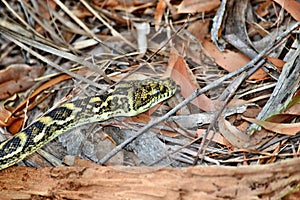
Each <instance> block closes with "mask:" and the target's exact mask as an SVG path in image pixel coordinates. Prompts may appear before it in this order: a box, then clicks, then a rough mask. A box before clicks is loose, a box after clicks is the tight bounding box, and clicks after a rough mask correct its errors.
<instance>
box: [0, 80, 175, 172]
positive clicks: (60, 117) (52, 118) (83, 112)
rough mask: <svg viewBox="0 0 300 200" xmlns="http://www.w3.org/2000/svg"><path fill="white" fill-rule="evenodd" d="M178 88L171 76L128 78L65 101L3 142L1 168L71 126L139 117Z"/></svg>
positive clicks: (11, 163)
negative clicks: (94, 93)
mask: <svg viewBox="0 0 300 200" xmlns="http://www.w3.org/2000/svg"><path fill="white" fill-rule="evenodd" d="M175 91H176V84H175V83H174V81H173V80H171V79H169V78H167V79H164V80H159V79H147V80H142V81H128V82H121V83H119V84H118V85H116V86H115V88H114V90H113V91H112V92H111V93H106V94H104V95H97V96H93V97H86V98H82V99H78V100H75V101H73V102H68V103H65V104H63V105H62V106H60V107H57V108H55V109H53V110H51V111H50V112H48V113H47V114H45V115H43V116H42V117H40V118H39V119H37V120H36V121H35V122H34V123H32V124H31V125H29V126H28V127H27V128H25V129H24V130H22V131H21V132H19V133H18V134H16V135H14V136H13V137H11V138H10V139H8V140H5V141H3V142H2V143H0V170H1V169H4V168H7V167H9V166H11V165H14V164H16V163H17V162H19V161H21V160H22V159H24V158H25V157H26V156H28V155H30V154H32V153H33V152H35V151H36V150H38V149H39V148H41V147H42V146H43V145H45V144H46V143H48V142H49V141H51V140H52V139H54V138H56V137H57V136H58V135H60V134H62V133H64V132H66V131H68V130H70V129H73V128H75V127H78V126H80V125H83V124H88V123H92V122H96V121H105V120H108V119H110V118H112V117H118V116H135V115H137V114H139V113H142V112H144V111H146V110H148V109H149V108H151V107H152V106H154V105H156V104H157V103H159V102H161V101H163V100H166V99H168V98H169V97H171V96H172V95H173V94H174V93H175Z"/></svg>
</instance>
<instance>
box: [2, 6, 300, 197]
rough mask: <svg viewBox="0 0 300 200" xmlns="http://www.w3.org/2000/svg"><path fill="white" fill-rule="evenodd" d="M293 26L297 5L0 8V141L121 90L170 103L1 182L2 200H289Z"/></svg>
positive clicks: (89, 130)
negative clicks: (71, 103)
mask: <svg viewBox="0 0 300 200" xmlns="http://www.w3.org/2000/svg"><path fill="white" fill-rule="evenodd" d="M299 21H300V3H299V1H296V0H286V1H284V0H274V1H271V0H261V1H259V0H255V1H249V0H241V1H234V0H228V1H226V2H225V1H223V2H220V1H219V0H212V1H204V0H196V1H192V0H178V1H170V0H159V1H154V0H144V1H143V0H140V1H137V0H136V1H130V0H128V1H127V0H126V1H123V0H119V1H118V0H102V1H96V0H94V1H85V0H80V1H71V0H66V1H60V0H47V1H46V0H41V1H35V0H25V1H24V0H23V1H15V0H14V1H5V0H2V1H1V2H0V44H1V49H0V99H1V104H0V105H1V106H0V126H1V128H0V130H1V137H2V140H5V139H6V138H8V137H10V134H16V133H18V132H19V131H20V130H21V129H22V128H23V127H26V126H27V125H29V124H30V123H31V122H33V121H34V120H36V119H37V118H38V117H39V116H40V115H41V114H42V113H45V112H47V111H48V110H49V109H51V108H52V107H54V106H58V105H59V104H61V103H62V102H64V101H68V100H72V99H76V98H78V96H87V95H88V96H91V95H94V94H96V93H103V92H105V91H107V90H109V89H110V87H113V86H114V84H115V83H118V82H119V81H122V80H141V79H146V78H159V77H171V78H172V79H173V80H174V81H175V82H176V84H177V85H178V86H179V87H180V90H179V91H177V93H176V95H175V96H174V97H172V98H171V99H169V100H168V101H165V102H164V103H163V104H161V105H160V106H156V107H155V108H154V109H151V110H150V111H148V112H146V113H143V114H140V115H138V116H136V117H131V118H122V117H121V118H116V119H113V120H108V121H105V122H103V123H101V124H99V123H93V124H89V125H87V126H84V127H80V128H76V130H72V131H70V132H68V133H66V134H63V135H61V136H59V138H58V139H56V140H55V141H52V142H50V143H49V144H47V145H46V146H45V147H44V148H43V149H42V150H40V151H39V152H38V153H35V154H34V155H32V156H30V157H29V158H27V159H25V160H24V161H23V162H22V163H19V164H18V165H22V166H14V167H10V168H8V169H5V170H3V171H1V172H0V199H101V198H103V199H108V198H110V199H224V198H227V199H279V198H283V199H293V198H294V199H297V195H298V188H299V183H300V168H299V165H300V160H299V159H298V158H297V157H298V154H299V151H300V146H299V136H300V134H299V131H300V122H299V116H298V115H300V103H299V100H300V96H299V94H300V93H299V89H300V88H299V85H300V84H299V82H300V55H299V54H300V45H299V27H300V23H299ZM103 165H105V166H103ZM116 165H117V166H119V167H117V168H116V167H113V166H116ZM24 166H26V167H24ZM54 166H56V167H54ZM108 166H109V167H108ZM120 166H122V167H120ZM129 166H131V167H129ZM132 166H134V167H132ZM35 168H37V169H35Z"/></svg>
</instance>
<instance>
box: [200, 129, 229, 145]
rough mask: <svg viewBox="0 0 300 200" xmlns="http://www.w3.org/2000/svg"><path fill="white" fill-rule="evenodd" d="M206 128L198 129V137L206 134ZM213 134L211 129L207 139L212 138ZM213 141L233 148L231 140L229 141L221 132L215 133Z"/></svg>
mask: <svg viewBox="0 0 300 200" xmlns="http://www.w3.org/2000/svg"><path fill="white" fill-rule="evenodd" d="M205 132H206V129H197V135H198V137H204V135H203V134H205ZM212 136H213V131H209V133H208V135H207V139H209V138H211V137H212ZM212 141H213V142H216V143H218V144H221V145H224V146H227V147H228V148H230V149H231V148H232V144H231V143H230V142H228V140H226V139H225V138H224V137H223V136H222V135H221V134H220V133H219V132H217V133H215V135H214V136H213V138H212Z"/></svg>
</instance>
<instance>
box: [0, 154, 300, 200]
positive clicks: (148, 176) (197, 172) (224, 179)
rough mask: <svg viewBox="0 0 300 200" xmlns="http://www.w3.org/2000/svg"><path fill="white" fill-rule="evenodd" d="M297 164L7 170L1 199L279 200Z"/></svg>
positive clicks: (295, 176) (299, 178)
mask: <svg viewBox="0 0 300 200" xmlns="http://www.w3.org/2000/svg"><path fill="white" fill-rule="evenodd" d="M299 164H300V159H290V160H285V161H283V162H278V163H275V164H268V165H258V166H246V167H244V166H243V167H223V166H222V167H221V166H196V167H188V168H181V169H174V168H150V167H143V168H137V167H104V166H95V165H90V166H89V167H82V166H77V167H46V168H39V169H34V168H29V167H10V168H8V169H5V170H2V171H1V172H0V199H3V200H4V199H172V200H173V199H278V198H280V197H282V196H284V195H286V194H287V192H288V191H290V190H291V189H292V195H294V196H297V190H296V189H295V187H296V186H297V185H298V184H299V182H300V167H299ZM293 189H294V190H293ZM298 192H299V190H298ZM289 198H292V196H291V195H290V196H289Z"/></svg>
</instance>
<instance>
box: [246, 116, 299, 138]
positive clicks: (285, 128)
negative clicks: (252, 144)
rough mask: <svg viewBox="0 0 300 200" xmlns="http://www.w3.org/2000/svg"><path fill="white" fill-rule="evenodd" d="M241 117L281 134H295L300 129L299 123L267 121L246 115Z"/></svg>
mask: <svg viewBox="0 0 300 200" xmlns="http://www.w3.org/2000/svg"><path fill="white" fill-rule="evenodd" d="M242 118H243V119H244V120H247V121H249V122H251V123H255V124H258V125H260V126H262V127H263V128H265V129H267V130H269V131H272V132H274V133H280V134H283V135H296V133H298V132H299V131H300V123H293V124H285V123H274V122H267V121H263V120H258V119H251V118H247V117H242Z"/></svg>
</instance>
